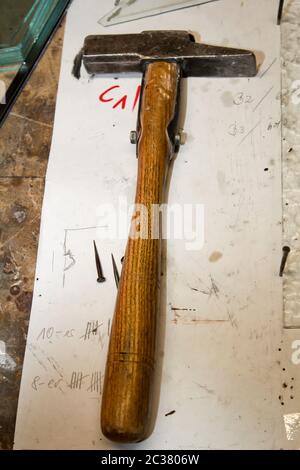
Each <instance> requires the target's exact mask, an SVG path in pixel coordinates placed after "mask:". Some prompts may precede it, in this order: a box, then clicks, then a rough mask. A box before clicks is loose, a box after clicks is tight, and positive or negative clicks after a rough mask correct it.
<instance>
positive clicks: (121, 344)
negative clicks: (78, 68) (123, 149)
mask: <svg viewBox="0 0 300 470" xmlns="http://www.w3.org/2000/svg"><path fill="white" fill-rule="evenodd" d="M83 62H84V65H85V67H86V69H87V71H88V72H89V73H92V74H96V73H120V72H137V71H141V72H142V73H143V84H142V94H141V100H140V108H139V116H138V126H137V133H136V139H133V140H135V141H136V144H137V155H138V178H137V188H136V197H135V203H136V204H137V205H138V206H137V207H141V206H142V207H143V208H144V209H145V210H146V212H147V217H146V226H145V224H144V220H145V217H144V218H143V217H141V214H140V224H139V227H140V226H143V227H142V228H141V227H140V233H142V235H143V236H142V237H136V236H131V235H132V232H131V235H130V236H129V239H128V243H127V248H126V253H125V257H124V262H123V268H122V274H121V278H120V283H119V288H118V296H117V302H116V309H115V315H114V320H113V325H112V329H111V334H110V344H109V351H108V356H107V363H106V372H105V380H104V388H103V397H102V410H101V426H102V431H103V433H104V435H106V436H107V437H108V438H110V439H112V440H115V441H120V442H138V441H141V440H143V439H145V438H146V437H147V436H148V435H149V433H150V422H151V419H150V417H151V415H152V414H153V413H152V410H151V401H152V393H151V392H152V384H153V379H154V366H155V357H156V351H155V344H156V329H157V315H158V305H159V290H160V289H159V283H160V276H161V269H160V259H161V247H160V239H159V236H157V230H156V231H155V233H154V234H153V227H154V226H155V221H154V220H153V217H154V215H153V212H152V207H153V205H155V206H157V205H160V204H161V203H162V202H164V192H165V181H166V177H167V171H168V167H169V161H170V157H171V156H172V154H173V153H174V151H177V150H178V147H179V144H178V142H179V140H180V139H179V130H178V122H177V121H178V107H179V88H180V87H179V85H180V79H181V77H187V76H194V77H233V76H235V77H245V76H248V77H249V76H254V75H255V74H256V60H255V56H254V54H253V53H252V52H250V51H245V50H241V49H231V48H225V47H216V46H208V45H205V44H198V43H196V42H195V40H194V37H193V35H191V34H189V33H188V32H186V31H146V32H143V33H141V34H125V35H103V36H88V37H87V38H86V40H85V44H84V50H83ZM138 211H140V209H138ZM136 218H137V214H135V216H134V218H133V223H132V226H136ZM158 232H159V230H158ZM133 235H136V233H135V232H134V233H133ZM145 235H146V236H145Z"/></svg>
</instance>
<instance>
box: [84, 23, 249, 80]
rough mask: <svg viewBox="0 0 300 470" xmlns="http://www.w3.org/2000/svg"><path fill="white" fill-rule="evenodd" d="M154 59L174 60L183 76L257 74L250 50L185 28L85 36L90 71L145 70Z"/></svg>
mask: <svg viewBox="0 0 300 470" xmlns="http://www.w3.org/2000/svg"><path fill="white" fill-rule="evenodd" d="M154 61H176V62H177V63H179V64H180V65H181V69H182V75H183V76H194V77H249V76H254V75H256V59H255V55H254V54H253V52H251V51H247V50H244V49H232V48H229V47H217V46H209V45H206V44H200V43H196V42H195V38H194V36H193V35H192V34H190V33H188V32H187V31H144V32H142V33H140V34H107V35H101V36H88V37H87V38H86V39H85V43H84V49H83V62H84V65H85V67H86V69H87V71H88V72H89V73H119V72H137V71H144V68H145V65H146V64H147V63H149V62H154Z"/></svg>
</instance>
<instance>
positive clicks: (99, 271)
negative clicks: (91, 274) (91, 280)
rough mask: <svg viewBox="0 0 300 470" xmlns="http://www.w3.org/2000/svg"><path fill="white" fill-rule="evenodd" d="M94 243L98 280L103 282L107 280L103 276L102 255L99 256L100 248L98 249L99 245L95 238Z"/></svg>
mask: <svg viewBox="0 0 300 470" xmlns="http://www.w3.org/2000/svg"><path fill="white" fill-rule="evenodd" d="M93 243H94V251H95V261H96V269H97V274H98V278H97V282H99V283H102V282H105V281H106V279H105V277H104V276H103V271H102V266H101V261H100V256H99V253H98V250H97V246H96V242H95V240H93Z"/></svg>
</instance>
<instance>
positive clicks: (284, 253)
mask: <svg viewBox="0 0 300 470" xmlns="http://www.w3.org/2000/svg"><path fill="white" fill-rule="evenodd" d="M290 251H291V249H290V247H289V246H284V247H283V248H282V258H281V263H280V269H279V276H280V277H282V275H283V271H284V268H285V265H286V260H287V257H288V255H289V252H290Z"/></svg>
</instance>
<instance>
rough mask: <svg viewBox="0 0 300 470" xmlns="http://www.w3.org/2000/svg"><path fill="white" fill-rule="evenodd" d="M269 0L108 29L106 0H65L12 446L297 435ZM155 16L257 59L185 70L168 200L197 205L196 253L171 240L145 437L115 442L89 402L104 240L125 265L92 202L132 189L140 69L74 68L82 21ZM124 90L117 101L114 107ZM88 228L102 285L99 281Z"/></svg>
mask: <svg viewBox="0 0 300 470" xmlns="http://www.w3.org/2000/svg"><path fill="white" fill-rule="evenodd" d="M277 3H278V2H277V1H273V0H266V1H264V2H261V1H260V0H244V1H242V2H241V1H240V0H223V1H222V0H221V1H218V2H213V3H209V4H206V5H201V6H198V7H193V8H190V9H186V10H182V11H177V12H172V13H168V14H164V15H161V16H159V17H153V18H146V19H143V20H138V21H135V22H131V23H128V24H122V25H117V26H113V27H111V28H104V27H102V26H100V25H99V24H98V23H97V20H98V19H99V18H100V17H101V16H103V14H104V13H105V12H106V11H109V9H110V8H111V4H112V2H111V0H109V1H108V0H105V1H102V2H101V4H100V2H99V1H98V0H85V1H84V2H82V1H79V0H74V2H73V5H72V6H71V8H70V11H69V13H68V18H67V26H66V35H65V42H64V49H63V59H62V69H61V77H60V83H59V91H58V97H57V108H56V117H55V127H54V133H53V142H52V148H51V155H50V158H49V166H48V173H47V182H46V191H45V198H44V206H43V214H42V225H41V235H40V245H39V253H38V262H37V272H36V278H37V279H36V283H35V290H34V299H33V306H32V313H31V320H30V328H29V333H28V339H27V348H26V356H25V362H24V369H23V376H22V385H21V392H20V399H19V408H18V416H17V425H16V434H15V448H16V449H45V448H48V449H68V448H71V449H84V448H89V449H115V448H122V449H124V448H139V449H151V448H154V449H212V448H225V449H248V448H254V449H267V448H273V449H277V448H297V447H299V444H300V439H299V438H300V435H299V434H300V433H299V432H298V431H299V423H300V414H299V411H300V405H299V401H297V400H296V393H295V389H296V388H297V376H296V366H293V365H292V364H291V361H290V351H289V348H290V346H289V345H290V344H291V340H292V339H293V338H292V336H289V337H288V338H285V335H284V330H283V329H282V324H283V322H282V315H283V314H282V282H281V279H280V278H279V276H278V270H279V264H280V258H281V239H282V228H281V158H280V118H281V117H280V29H279V27H277V26H276V14H277V11H276V9H277ZM149 29H189V30H191V31H192V32H196V33H199V35H200V36H201V40H202V41H203V42H206V43H211V44H218V45H226V46H229V45H231V46H233V47H243V48H249V49H252V50H255V51H256V52H257V57H258V61H259V63H261V64H262V65H261V68H260V70H259V73H258V76H257V77H255V78H252V79H247V78H244V79H236V78H233V79H222V78H214V79H211V78H210V79H205V78H189V79H188V80H187V112H186V119H185V124H184V129H185V132H186V134H187V142H186V144H185V145H184V146H183V147H181V149H180V152H179V155H178V157H177V159H176V161H175V164H174V169H173V174H172V179H171V185H170V192H169V203H170V204H176V203H177V204H186V203H193V204H203V205H204V213H205V224H204V236H205V243H204V246H203V248H202V249H198V250H197V251H191V250H186V244H185V241H182V240H170V241H168V253H167V269H166V276H165V278H166V286H165V290H166V299H165V309H163V310H162V314H161V315H162V318H163V321H164V322H165V342H164V348H163V351H162V354H161V356H162V355H163V363H162V379H161V394H160V402H159V408H158V414H157V420H156V426H155V429H154V432H153V434H152V435H151V437H150V438H149V439H148V440H146V441H144V442H143V443H140V444H137V445H134V446H118V445H116V444H113V443H111V442H109V441H108V440H106V439H105V438H104V437H103V436H102V435H101V430H100V422H99V410H100V400H101V388H102V383H103V374H104V367H105V359H106V351H107V346H108V340H109V336H108V335H109V326H110V323H111V319H112V315H113V311H114V303H115V298H116V287H115V283H114V278H113V274H112V267H111V253H114V256H115V259H116V261H117V264H118V266H119V269H120V258H121V257H122V255H123V254H124V249H125V245H126V240H125V238H123V239H112V240H109V239H106V238H105V233H106V231H107V230H108V228H107V227H103V220H102V219H101V217H100V216H99V214H100V209H99V208H101V204H103V203H113V204H114V205H115V206H116V207H117V205H118V199H119V197H120V196H121V197H123V198H127V199H128V203H129V204H130V203H131V202H132V201H133V198H134V191H135V182H136V169H137V161H136V158H135V148H134V146H132V145H130V144H129V137H128V136H129V131H130V130H131V129H134V128H135V125H136V118H137V108H135V110H134V111H132V103H133V100H134V96H135V92H136V88H137V86H138V84H139V83H140V77H124V76H123V77H119V79H118V80H116V81H115V80H114V78H113V77H107V76H101V77H95V78H93V79H89V78H88V77H87V75H86V74H85V73H84V74H83V77H82V78H81V79H80V80H79V81H77V80H76V79H74V78H73V77H72V75H71V69H72V63H73V58H74V56H75V54H76V53H77V52H78V50H79V49H80V48H81V46H82V44H83V41H84V38H85V36H86V35H88V34H109V33H110V34H111V33H123V32H124V33H125V32H126V33H128V32H140V31H143V30H149ZM114 85H119V87H120V88H115V89H114V90H112V92H111V93H110V94H109V95H106V97H114V101H110V102H107V103H101V102H100V101H99V99H98V97H99V95H100V94H101V93H102V92H103V91H105V90H106V89H107V88H109V87H110V86H114ZM125 94H127V95H128V100H127V106H126V109H124V110H122V109H121V107H120V106H118V107H116V108H115V109H113V105H114V104H115V103H116V101H117V100H118V99H120V98H121V97H122V96H123V95H125ZM94 239H95V240H96V242H97V246H98V249H99V254H100V257H101V261H102V266H103V270H104V275H105V276H106V277H107V282H106V283H104V284H98V283H97V282H96V269H95V260H94V253H93V244H92V243H93V240H94ZM164 310H165V311H164ZM92 330H93V331H92ZM288 333H289V335H292V333H290V332H288ZM285 344H287V345H288V346H287V349H285V346H284V345H285ZM294 369H295V370H294ZM282 384H285V385H287V387H285V386H284V387H283V386H282ZM291 384H293V385H291ZM290 386H293V387H294V388H293V390H294V392H292V391H291V390H292V389H290ZM292 393H293V394H294V395H295V399H291V398H290V395H292ZM282 403H283V404H282ZM171 411H175V412H174V413H173V414H170V415H168V416H166V414H168V413H169V412H171Z"/></svg>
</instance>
